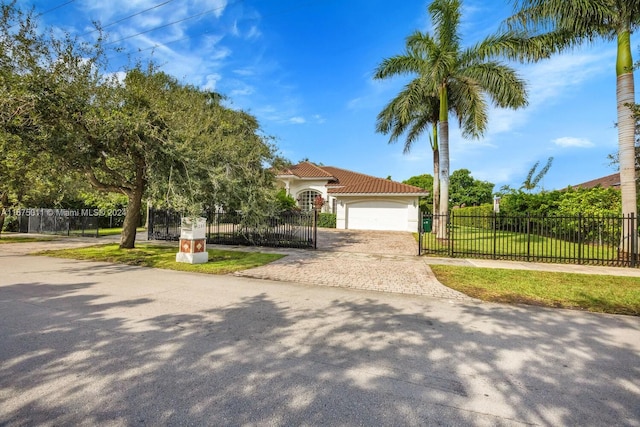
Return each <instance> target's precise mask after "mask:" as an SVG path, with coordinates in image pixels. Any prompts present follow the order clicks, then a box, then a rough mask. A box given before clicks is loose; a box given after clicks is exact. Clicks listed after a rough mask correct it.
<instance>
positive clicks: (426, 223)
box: [422, 216, 433, 233]
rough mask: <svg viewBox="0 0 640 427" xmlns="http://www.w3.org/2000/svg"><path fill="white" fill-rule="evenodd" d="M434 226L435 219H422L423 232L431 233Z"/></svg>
mask: <svg viewBox="0 0 640 427" xmlns="http://www.w3.org/2000/svg"><path fill="white" fill-rule="evenodd" d="M432 226H433V218H430V217H426V216H425V217H422V232H423V233H431V227H432Z"/></svg>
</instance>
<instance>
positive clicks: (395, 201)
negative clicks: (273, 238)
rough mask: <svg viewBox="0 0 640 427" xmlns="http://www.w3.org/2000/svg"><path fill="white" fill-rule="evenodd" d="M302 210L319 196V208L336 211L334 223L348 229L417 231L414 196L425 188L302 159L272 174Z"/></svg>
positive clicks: (310, 205) (312, 204)
mask: <svg viewBox="0 0 640 427" xmlns="http://www.w3.org/2000/svg"><path fill="white" fill-rule="evenodd" d="M276 179H277V180H278V182H279V184H280V185H281V186H282V187H284V188H285V189H286V191H287V194H288V195H290V196H292V197H293V198H294V199H296V201H297V203H298V206H299V207H300V208H301V209H303V210H311V209H313V208H314V201H315V200H316V197H317V196H321V197H322V199H323V200H324V201H325V204H324V205H323V207H322V212H330V213H334V214H335V215H336V227H337V228H341V229H350V230H389V231H412V232H415V231H418V218H419V215H420V209H419V204H418V199H419V198H420V197H424V196H427V195H429V193H428V192H426V191H425V190H423V189H421V188H419V187H414V186H412V185H407V184H402V183H399V182H395V181H391V180H389V179H382V178H376V177H373V176H370V175H364V174H361V173H358V172H353V171H350V170H346V169H341V168H336V167H333V166H316V165H314V164H313V163H310V162H302V163H299V164H297V165H295V166H291V167H289V168H287V169H286V170H283V171H281V172H280V173H278V174H277V175H276Z"/></svg>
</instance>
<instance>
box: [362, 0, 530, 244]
mask: <svg viewBox="0 0 640 427" xmlns="http://www.w3.org/2000/svg"><path fill="white" fill-rule="evenodd" d="M428 12H429V15H430V18H431V22H432V23H433V32H432V33H423V32H421V31H416V32H414V33H413V34H411V35H410V36H409V37H408V38H407V40H406V48H405V52H404V53H402V54H399V55H396V56H393V57H390V58H386V59H384V60H383V61H382V62H381V63H380V65H379V66H378V67H377V69H376V71H375V74H374V77H375V78H377V79H384V78H388V77H391V76H396V75H412V76H414V77H415V81H416V82H417V83H416V85H415V88H416V90H417V91H418V92H419V93H421V94H422V95H421V96H412V97H409V98H408V99H409V100H411V102H412V108H411V109H407V111H409V112H411V111H413V112H416V113H417V112H419V111H420V109H421V108H423V105H424V102H425V99H427V98H425V96H423V95H425V94H426V95H428V96H429V97H432V98H437V99H438V105H437V111H438V123H439V131H438V138H439V139H438V147H439V150H440V201H441V202H440V213H441V214H445V215H446V214H447V213H448V210H449V191H450V190H449V173H450V171H449V112H450V109H451V108H450V107H454V106H455V108H454V109H453V110H454V114H457V118H458V122H459V125H460V129H461V131H462V134H463V136H465V137H473V138H477V137H479V136H480V135H482V134H483V133H484V131H485V129H486V126H487V121H488V104H487V101H491V102H493V103H494V104H495V105H497V106H499V107H508V108H519V107H523V106H525V105H526V104H527V101H526V90H525V84H524V81H523V80H522V79H521V78H520V77H519V76H518V75H517V73H516V72H515V71H514V70H513V69H512V68H510V67H509V66H507V65H506V64H504V63H501V62H499V61H497V60H495V59H494V58H495V57H496V56H498V55H504V56H510V57H518V56H522V55H524V53H525V50H526V49H525V48H527V47H528V46H527V45H526V39H524V38H523V37H521V36H522V34H520V33H517V32H510V31H505V32H502V33H499V34H496V35H491V36H488V37H486V38H485V39H483V40H482V41H481V42H479V43H477V44H475V45H474V46H471V47H463V46H462V36H461V31H460V26H461V22H460V21H461V13H462V2H461V1H460V0H434V1H433V2H431V3H430V5H429V6H428ZM407 89H408V88H407ZM407 114H408V113H407ZM407 117H409V118H410V117H411V116H409V115H407ZM425 117H427V116H426V115H425ZM405 122H407V121H406V120H405ZM436 232H437V234H438V237H439V238H441V239H446V238H447V228H446V227H445V225H444V224H440V225H439V226H438V227H436Z"/></svg>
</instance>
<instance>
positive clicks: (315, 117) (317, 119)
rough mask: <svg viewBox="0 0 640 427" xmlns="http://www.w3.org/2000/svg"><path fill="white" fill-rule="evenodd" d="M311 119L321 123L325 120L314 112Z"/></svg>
mask: <svg viewBox="0 0 640 427" xmlns="http://www.w3.org/2000/svg"><path fill="white" fill-rule="evenodd" d="M313 120H315V121H316V123H318V124H322V123H324V122H325V121H326V120H325V119H324V117H322V116H321V115H320V114H314V115H313Z"/></svg>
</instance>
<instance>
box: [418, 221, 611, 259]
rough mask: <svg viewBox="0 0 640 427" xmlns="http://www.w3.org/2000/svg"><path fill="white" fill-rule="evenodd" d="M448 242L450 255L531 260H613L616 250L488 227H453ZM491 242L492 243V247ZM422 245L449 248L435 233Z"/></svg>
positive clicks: (433, 250)
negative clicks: (494, 229) (494, 256)
mask: <svg viewBox="0 0 640 427" xmlns="http://www.w3.org/2000/svg"><path fill="white" fill-rule="evenodd" d="M450 236H451V237H450V239H449V242H448V244H453V251H454V254H458V255H467V256H474V255H494V254H495V255H496V256H497V257H501V256H502V257H509V258H511V257H517V258H519V259H526V258H527V256H529V259H530V260H531V261H536V260H542V259H545V258H550V257H555V258H573V259H577V258H578V257H580V258H581V259H583V260H584V261H589V260H616V259H617V256H618V252H617V250H616V248H615V247H613V246H611V245H607V244H602V245H598V244H578V243H574V242H570V241H567V240H562V239H557V238H553V237H545V236H538V235H534V234H531V235H529V236H527V235H526V234H524V233H518V232H512V231H501V230H496V232H495V234H494V232H493V231H492V230H487V229H483V228H476V227H466V226H453V227H452V228H451V230H450ZM494 243H495V246H494ZM422 247H423V248H424V250H425V252H426V253H430V254H434V255H441V254H449V253H450V251H451V248H450V247H449V246H448V245H447V244H444V243H443V242H440V241H438V240H437V239H436V234H435V232H432V233H425V234H424V235H423V242H422Z"/></svg>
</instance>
